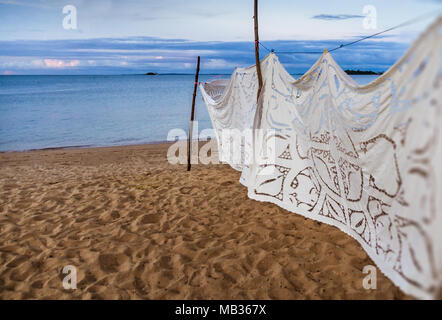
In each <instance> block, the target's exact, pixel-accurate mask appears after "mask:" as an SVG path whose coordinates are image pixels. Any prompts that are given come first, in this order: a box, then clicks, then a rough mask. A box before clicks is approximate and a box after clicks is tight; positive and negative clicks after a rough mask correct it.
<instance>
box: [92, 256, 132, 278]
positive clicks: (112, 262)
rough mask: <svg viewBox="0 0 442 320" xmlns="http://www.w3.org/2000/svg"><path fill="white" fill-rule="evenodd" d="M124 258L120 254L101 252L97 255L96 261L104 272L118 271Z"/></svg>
mask: <svg viewBox="0 0 442 320" xmlns="http://www.w3.org/2000/svg"><path fill="white" fill-rule="evenodd" d="M125 259H126V257H125V256H124V255H121V254H101V255H99V256H98V263H99V265H100V268H101V270H103V271H104V272H106V273H114V272H118V271H119V269H120V268H121V265H122V264H123V263H124V262H125Z"/></svg>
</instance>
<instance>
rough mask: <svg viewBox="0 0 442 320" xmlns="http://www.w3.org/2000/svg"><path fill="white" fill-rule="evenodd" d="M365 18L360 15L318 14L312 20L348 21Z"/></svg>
mask: <svg viewBox="0 0 442 320" xmlns="http://www.w3.org/2000/svg"><path fill="white" fill-rule="evenodd" d="M361 18H365V17H364V16H361V15H358V14H318V15H316V16H313V17H312V19H317V20H347V19H361Z"/></svg>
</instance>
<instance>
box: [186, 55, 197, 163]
mask: <svg viewBox="0 0 442 320" xmlns="http://www.w3.org/2000/svg"><path fill="white" fill-rule="evenodd" d="M199 73H200V56H198V62H197V64H196V73H195V83H194V86H193V98H192V112H191V114H190V129H189V140H188V141H187V171H190V167H191V164H190V162H191V161H190V160H191V158H192V157H191V152H192V148H191V144H192V131H193V120H194V119H195V99H196V90H197V89H198V77H199Z"/></svg>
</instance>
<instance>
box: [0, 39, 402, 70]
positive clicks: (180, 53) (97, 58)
mask: <svg viewBox="0 0 442 320" xmlns="http://www.w3.org/2000/svg"><path fill="white" fill-rule="evenodd" d="M351 40H353V38H351V39H340V40H325V41H318V40H310V41H300V40H275V41H264V45H265V46H266V47H268V48H275V50H276V53H277V55H278V56H279V59H280V61H281V62H282V63H283V64H284V65H286V66H287V68H288V71H289V72H293V73H302V72H305V71H306V70H307V69H308V68H309V67H310V66H311V65H312V64H313V63H314V62H315V61H316V59H317V58H319V55H312V54H310V55H305V54H295V55H289V54H278V52H287V51H294V50H295V51H310V52H311V51H314V52H322V51H323V49H324V48H334V47H337V46H339V45H340V44H341V43H346V42H349V41H351ZM406 47H407V44H406V43H405V42H404V41H402V42H399V41H397V39H394V38H389V37H386V36H380V37H377V38H376V39H370V40H367V41H364V42H361V43H358V44H355V45H354V46H351V47H348V48H343V49H341V50H337V51H335V52H333V56H334V57H335V59H336V60H338V61H339V63H340V64H341V65H342V66H343V67H345V68H349V69H361V70H362V69H372V70H374V71H384V70H385V69H387V68H388V67H389V66H391V65H392V64H393V63H395V62H396V61H397V59H399V58H400V57H401V55H402V54H403V53H404V52H405V50H406ZM266 54H267V52H266V51H265V50H264V49H262V51H261V57H264V56H265V55H266ZM197 56H201V73H202V74H211V73H216V74H220V73H223V74H229V73H231V72H232V71H233V69H234V68H235V67H237V66H242V67H246V66H249V65H253V64H254V63H255V55H254V44H253V42H252V41H232V42H214V41H209V42H205V41H187V40H176V39H175V40H173V39H160V38H158V39H157V38H152V37H128V38H125V39H122V38H98V39H81V40H79V39H77V40H17V41H1V40H0V70H10V71H13V72H15V73H16V74H141V73H145V72H158V73H182V72H184V73H192V72H193V71H194V68H195V64H196V58H197Z"/></svg>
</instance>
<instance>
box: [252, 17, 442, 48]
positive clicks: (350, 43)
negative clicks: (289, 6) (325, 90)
mask: <svg viewBox="0 0 442 320" xmlns="http://www.w3.org/2000/svg"><path fill="white" fill-rule="evenodd" d="M440 13H442V11H436V12H434V11H433V12H430V13H426V14H423V15H421V16H418V17H416V18H413V19H410V20H408V21H405V22H403V23H401V24H398V25H396V26H394V27H391V28H388V29H385V30H383V31H380V32H376V33H374V34H371V35H369V36H365V37H362V38H361V39H358V40H355V41H352V42H349V43H344V44H340V45H339V46H337V47H335V48H332V49H329V50H327V49H326V50H327V51H328V52H333V51H336V50H339V49H342V48H344V47H348V46H351V45H353V44H356V43H358V42H361V41H364V40H367V39H370V38H373V37H376V36H378V35H381V34H383V33H386V32H389V31H392V30H395V29H398V28H402V27H405V26H408V25H411V24H414V23H416V22H419V21H422V20H424V19H427V18H428V17H430V16H433V15H435V14H440ZM258 43H259V45H260V46H261V47H263V48H264V49H265V50H267V51H268V52H276V53H278V54H322V53H323V51H275V50H274V49H269V48H268V47H266V46H265V45H264V44H262V43H261V41H259V42H258Z"/></svg>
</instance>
